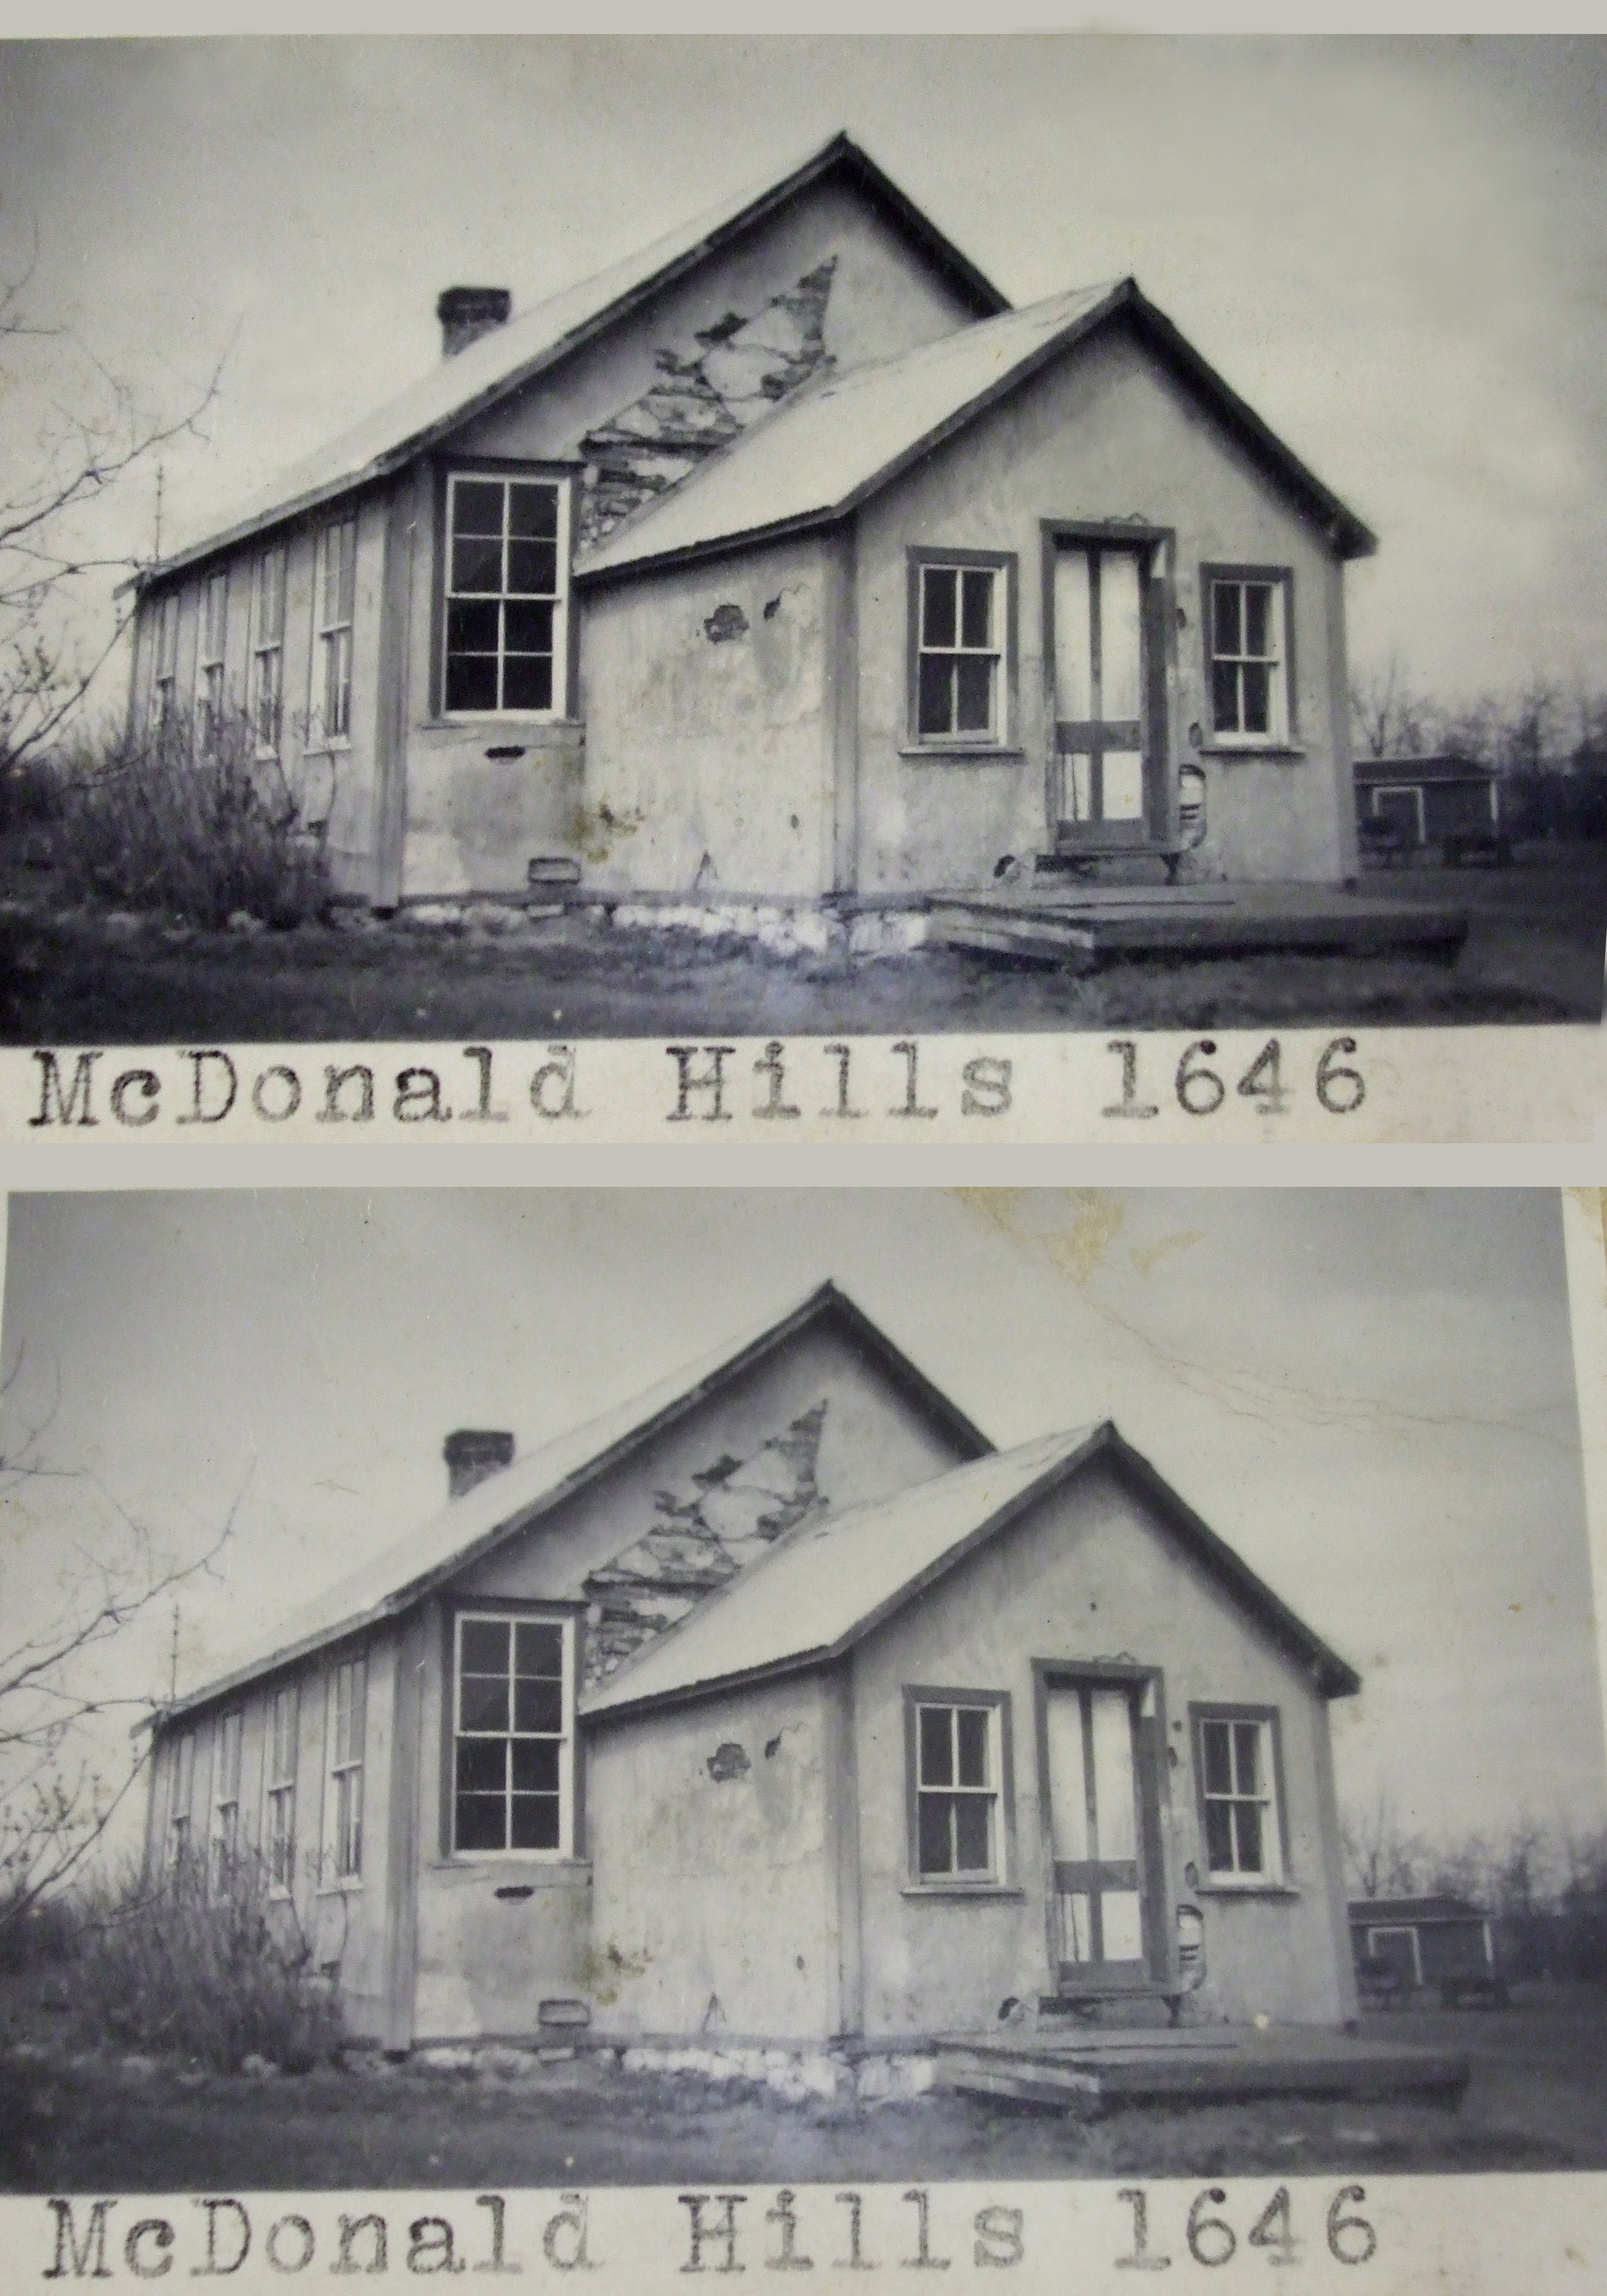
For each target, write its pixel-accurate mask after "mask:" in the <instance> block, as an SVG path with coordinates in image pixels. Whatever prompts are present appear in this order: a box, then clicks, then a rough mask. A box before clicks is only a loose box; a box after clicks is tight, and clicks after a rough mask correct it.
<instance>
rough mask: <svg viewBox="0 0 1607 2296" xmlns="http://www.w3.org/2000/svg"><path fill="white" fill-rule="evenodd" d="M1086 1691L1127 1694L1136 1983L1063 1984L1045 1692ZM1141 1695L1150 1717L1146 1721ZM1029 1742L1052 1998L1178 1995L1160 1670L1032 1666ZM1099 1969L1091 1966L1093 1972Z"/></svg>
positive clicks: (1092, 1664) (1045, 1661)
mask: <svg viewBox="0 0 1607 2296" xmlns="http://www.w3.org/2000/svg"><path fill="white" fill-rule="evenodd" d="M1085 1687H1086V1688H1089V1689H1095V1690H1125V1691H1126V1692H1127V1693H1128V1696H1129V1697H1130V1698H1131V1699H1132V1700H1133V1702H1134V1705H1135V1708H1136V1711H1135V1714H1134V1732H1133V1741H1134V1743H1133V1775H1134V1784H1135V1786H1136V1792H1137V1800H1138V1808H1137V1818H1138V1860H1137V1864H1138V1902H1139V1919H1140V1923H1141V1926H1142V1932H1143V1937H1144V1975H1143V1976H1142V1977H1141V1978H1138V1979H1131V1978H1122V1979H1115V1980H1113V1979H1111V1978H1110V1977H1108V1976H1107V1977H1104V1978H1103V1979H1102V1978H1100V1977H1099V1976H1097V1975H1095V1974H1091V1975H1090V1978H1089V1980H1088V1982H1087V1983H1086V1984H1078V1983H1076V1982H1074V1981H1070V1980H1067V1978H1066V1977H1065V1975H1064V1974H1063V1970H1062V1962H1061V1953H1060V1926H1059V1924H1060V1908H1059V1905H1058V1902H1057V1900H1058V1898H1059V1892H1058V1890H1056V1889H1055V1886H1054V1826H1053V1819H1052V1816H1051V1808H1050V1791H1049V1693H1050V1692H1051V1691H1052V1690H1062V1689H1066V1690H1072V1689H1083V1688H1085ZM1146 1694H1147V1695H1148V1696H1149V1697H1150V1698H1151V1699H1152V1702H1153V1705H1154V1713H1153V1714H1152V1716H1145V1714H1144V1703H1145V1699H1146ZM1032 1721H1033V1740H1034V1746H1035V1750H1036V1755H1037V1815H1038V1833H1039V1838H1040V1841H1041V1843H1042V1873H1043V1890H1044V1936H1045V1950H1046V1953H1047V1956H1048V1968H1049V1987H1048V1990H1049V1992H1050V1993H1051V1994H1054V1995H1058V1996H1059V1997H1061V1998H1062V1999H1063V2000H1076V1999H1078V1997H1091V1996H1092V1997H1097V1996H1099V1995H1101V1994H1103V1995H1105V1996H1107V1997H1108V1996H1110V1995H1111V1994H1115V1993H1123V1994H1133V1993H1150V1994H1156V1995H1160V1996H1167V1995H1170V1994H1173V1993H1176V1992H1177V1991H1178V1990H1179V1980H1178V1974H1177V1968H1178V1964H1177V1931H1176V1925H1175V1924H1174V1923H1173V1922H1172V1920H1171V1919H1170V1918H1169V1908H1170V1904H1171V1876H1170V1874H1169V1871H1168V1865H1167V1855H1166V1845H1167V1841H1168V1835H1169V1832H1170V1816H1171V1795H1170V1792H1169V1788H1168V1771H1169V1769H1170V1763H1169V1762H1168V1744H1169V1741H1168V1736H1167V1715H1166V1678H1165V1677H1164V1675H1163V1674H1162V1672H1161V1669H1160V1668H1159V1667H1158V1666H1141V1665H1140V1664H1139V1663H1138V1662H1137V1661H1136V1660H1133V1659H1125V1658H1121V1659H1052V1658H1035V1659H1034V1660H1033V1661H1032ZM1101 1966H1102V1964H1097V1963H1096V1964H1091V1965H1090V1967H1091V1971H1097V1970H1098V1969H1099V1968H1100V1967H1101Z"/></svg>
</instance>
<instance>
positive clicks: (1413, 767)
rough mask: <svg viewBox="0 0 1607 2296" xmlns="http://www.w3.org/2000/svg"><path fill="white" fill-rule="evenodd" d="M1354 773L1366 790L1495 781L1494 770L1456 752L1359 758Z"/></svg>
mask: <svg viewBox="0 0 1607 2296" xmlns="http://www.w3.org/2000/svg"><path fill="white" fill-rule="evenodd" d="M1352 770H1353V772H1354V773H1355V775H1356V778H1357V782H1358V783H1359V784H1360V785H1361V786H1362V787H1363V788H1364V789H1372V788H1373V787H1375V786H1376V785H1377V784H1378V783H1381V782H1388V783H1390V784H1392V785H1394V786H1397V787H1398V786H1406V787H1410V785H1411V784H1412V783H1414V782H1417V783H1423V784H1424V785H1425V786H1426V785H1428V784H1431V783H1439V784H1443V783H1454V782H1493V781H1494V780H1495V779H1496V768H1495V767H1494V766H1486V765H1481V764H1480V760H1479V759H1478V758H1464V757H1459V756H1458V755H1457V753H1456V752H1455V750H1436V751H1435V752H1434V754H1433V756H1432V757H1427V758H1357V759H1356V760H1355V763H1354V766H1353V767H1352Z"/></svg>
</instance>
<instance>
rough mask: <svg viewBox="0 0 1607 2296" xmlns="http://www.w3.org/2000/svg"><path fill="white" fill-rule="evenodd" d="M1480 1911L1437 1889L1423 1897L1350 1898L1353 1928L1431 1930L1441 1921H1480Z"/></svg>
mask: <svg viewBox="0 0 1607 2296" xmlns="http://www.w3.org/2000/svg"><path fill="white" fill-rule="evenodd" d="M1483 1919H1484V1914H1483V1910H1482V1908H1481V1907H1478V1906H1475V1905H1474V1904H1473V1903H1472V1900H1471V1899H1469V1898H1456V1897H1452V1896H1451V1895H1450V1894H1449V1892H1448V1891H1446V1890H1440V1891H1438V1892H1437V1893H1436V1894H1434V1895H1432V1896H1431V1897H1426V1898H1352V1899H1351V1900H1350V1921H1351V1925H1352V1927H1353V1928H1356V1929H1432V1928H1433V1927H1435V1926H1436V1925H1437V1924H1440V1923H1463V1922H1481V1921H1482V1920H1483Z"/></svg>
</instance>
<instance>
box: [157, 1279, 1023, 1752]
mask: <svg viewBox="0 0 1607 2296" xmlns="http://www.w3.org/2000/svg"><path fill="white" fill-rule="evenodd" d="M827 1321H829V1322H833V1323H835V1324H838V1325H839V1327H840V1328H841V1329H843V1330H845V1331H847V1332H848V1333H849V1335H850V1336H851V1337H852V1339H853V1341H854V1342H855V1344H856V1345H857V1346H858V1347H860V1348H861V1349H864V1350H865V1352H866V1353H867V1354H869V1355H871V1356H872V1357H874V1359H875V1360H876V1362H877V1363H878V1364H879V1365H880V1366H881V1370H882V1371H883V1372H884V1373H885V1374H888V1375H889V1376H890V1379H891V1380H892V1382H893V1383H894V1384H895V1385H896V1386H898V1388H900V1389H901V1390H903V1392H904V1393H905V1394H906V1395H908V1396H910V1397H911V1398H913V1399H914V1401H915V1402H916V1403H917V1404H918V1406H920V1407H921V1408H922V1410H923V1411H924V1412H925V1413H926V1414H927V1415H929V1416H930V1417H931V1418H932V1419H933V1420H935V1421H936V1422H937V1423H939V1425H941V1426H942V1427H943V1428H944V1429H945V1430H946V1431H947V1433H948V1434H949V1435H950V1437H951V1438H952V1439H954V1441H955V1443H956V1445H957V1446H958V1447H959V1448H960V1449H962V1450H963V1451H969V1452H970V1453H971V1454H972V1456H973V1457H974V1456H978V1455H987V1454H990V1453H991V1452H992V1450H993V1446H992V1444H991V1443H990V1442H989V1441H988V1438H987V1436H986V1435H984V1434H983V1433H982V1431H981V1430H980V1428H978V1427H977V1426H975V1425H974V1424H973V1423H972V1421H971V1420H969V1419H968V1418H967V1417H966V1416H965V1415H964V1413H963V1411H961V1410H960V1408H959V1406H957V1405H956V1404H954V1403H951V1402H950V1401H949V1399H948V1398H947V1396H946V1395H944V1394H943V1393H942V1392H941V1390H939V1389H938V1388H937V1387H935V1386H933V1384H932V1382H931V1381H930V1380H929V1379H928V1378H927V1377H926V1374H924V1373H923V1372H922V1371H921V1370H920V1369H919V1368H918V1367H917V1366H916V1365H914V1363H912V1362H911V1361H910V1359H909V1357H907V1356H906V1355H905V1354H904V1352H903V1350H902V1349H899V1348H898V1347H896V1346H895V1345H894V1343H893V1341H891V1340H890V1339H889V1338H888V1336H887V1334H886V1333H884V1332H882V1331H881V1329H880V1328H879V1327H878V1326H877V1325H876V1324H873V1323H872V1321H871V1319H870V1317H869V1316H866V1315H865V1313H864V1311H863V1310H862V1309H861V1308H857V1307H856V1306H855V1304H854V1302H853V1300H850V1299H849V1296H848V1294H847V1293H846V1292H842V1291H840V1290H839V1288H838V1286H837V1285H836V1284H835V1283H822V1284H820V1285H819V1286H818V1287H817V1288H816V1290H815V1291H813V1292H809V1293H808V1295H807V1297H806V1298H804V1299H803V1300H799V1302H798V1304H797V1305H796V1306H795V1307H793V1308H790V1309H789V1310H788V1311H787V1313H786V1314H785V1315H783V1316H780V1317H773V1318H771V1319H769V1320H767V1322H765V1323H763V1324H758V1325H756V1326H754V1327H753V1328H751V1329H750V1330H749V1331H748V1332H747V1333H742V1334H739V1335H738V1336H737V1337H736V1338H735V1339H733V1340H726V1341H724V1342H723V1343H722V1344H721V1345H720V1346H719V1347H717V1348H714V1349H709V1352H708V1353H707V1354H705V1355H703V1356H701V1357H698V1359H697V1360H696V1361H695V1362H693V1363H691V1364H687V1365H683V1366H682V1367H681V1369H679V1370H678V1371H675V1372H672V1373H671V1374H669V1375H668V1377H667V1378H665V1379H662V1380H660V1381H659V1382H657V1383H656V1384H655V1385H654V1386H652V1387H650V1388H647V1389H646V1390H644V1391H643V1392H642V1393H640V1394H638V1395H634V1396H631V1397H629V1398H627V1400H625V1401H624V1402H622V1403H619V1404H616V1405H615V1406H613V1407H612V1408H611V1409H610V1410H608V1411H605V1412H602V1413H600V1414H599V1415H598V1416H597V1417H596V1418H594V1419H590V1420H587V1421H586V1423H584V1424H583V1425H581V1426H579V1427H576V1428H573V1429H570V1431H568V1432H567V1433H565V1434H562V1435H558V1436H555V1437H554V1438H553V1439H552V1440H551V1441H550V1442H546V1443H543V1444H540V1445H538V1446H537V1448H536V1449H534V1450H533V1451H529V1452H525V1453H522V1454H521V1455H520V1456H517V1457H515V1458H514V1460H513V1461H512V1464H510V1465H508V1466H506V1467H504V1468H501V1469H500V1470H499V1471H498V1472H496V1473H495V1474H491V1475H488V1476H487V1477H486V1478H485V1480H483V1481H481V1482H479V1483H476V1484H475V1485H474V1486H473V1488H471V1489H470V1490H468V1491H465V1492H464V1493H463V1497H461V1498H455V1499H449V1500H448V1501H447V1504H446V1505H445V1506H443V1507H441V1508H440V1509H439V1511H438V1512H437V1513H434V1514H432V1515H431V1516H430V1518H429V1520H428V1521H425V1522H422V1523H421V1524H420V1525H419V1526H418V1527H417V1528H416V1529H414V1530H412V1531H410V1532H408V1533H407V1535H406V1537H405V1538H401V1539H399V1540H398V1541H397V1542H396V1543H395V1544H394V1545H393V1546H388V1547H386V1548H385V1549H384V1550H383V1551H382V1552H381V1553H380V1554H376V1555H375V1556H374V1557H373V1559H372V1561H370V1562H366V1563H365V1564H364V1565H363V1566H362V1567H361V1569H359V1570H355V1571H353V1572H351V1573H349V1574H348V1576H347V1577H346V1578H344V1579H340V1580H338V1581H337V1582H336V1583H335V1584H334V1585H333V1586H332V1587H328V1588H326V1589H325V1590H324V1592H323V1593H321V1594H319V1595H316V1596H315V1597H314V1598H313V1600H312V1601H311V1602H309V1603H305V1604H303V1605H302V1606H301V1607H300V1608H299V1610H297V1611H292V1612H291V1614H290V1616H288V1617H287V1618H283V1619H282V1620H280V1622H279V1624H278V1625H277V1626H276V1627H275V1629H274V1631H273V1633H272V1634H271V1635H268V1636H260V1637H258V1639H257V1641H256V1643H255V1644H252V1645H250V1646H248V1647H247V1648H245V1649H242V1651H241V1652H238V1653H237V1654H236V1655H235V1657H234V1659H233V1661H231V1662H230V1663H229V1664H227V1665H226V1667H225V1669H224V1670H222V1671H221V1672H220V1673H219V1674H217V1675H216V1676H215V1677H212V1679H211V1680H209V1681H208V1682H206V1683H204V1684H202V1685H201V1686H200V1687H198V1688H197V1689H195V1690H192V1691H186V1692H185V1693H184V1696H183V1697H182V1698H178V1699H175V1700H174V1701H173V1702H172V1703H171V1704H169V1705H168V1706H166V1707H164V1708H163V1710H162V1711H161V1714H160V1717H159V1718H158V1726H159V1727H165V1726H167V1725H168V1723H170V1722H171V1721H173V1720H175V1719H176V1718H178V1717H180V1716H182V1715H185V1714H189V1713H193V1712H194V1711H195V1710H197V1709H198V1708H200V1707H202V1706H206V1705H209V1704H210V1703H211V1702H213V1701H214V1700H215V1699H217V1698H219V1697H222V1696H223V1695H225V1693H229V1692H231V1691H234V1690H238V1689H240V1688H242V1686H243V1685H245V1684H246V1683H248V1682H250V1681H251V1680H253V1679H255V1678H256V1677H258V1676H260V1675H264V1674H268V1673H274V1672H277V1671H278V1670H279V1669H281V1668H282V1667H284V1666H287V1665H290V1664H291V1663H293V1662H294V1661H298V1660H300V1659H304V1658H307V1657H309V1656H311V1655H312V1654H313V1653H314V1652H316V1651H318V1650H321V1649H324V1648H325V1647H326V1646H327V1645H328V1644H332V1643H336V1642H340V1641H343V1640H344V1639H346V1638H347V1637H348V1636H351V1635H354V1634H358V1633H361V1632H362V1631H363V1630H364V1629H365V1628H370V1627H373V1626H377V1625H379V1624H381V1622H382V1621H383V1620H386V1619H389V1618H394V1617H396V1616H397V1615H398V1613H400V1612H401V1611H406V1610H408V1609H410V1608H411V1607H412V1605H413V1604H414V1603H417V1602H419V1601H421V1600H422V1597H423V1596H424V1595H427V1594H429V1593H430V1592H431V1591H432V1590H433V1589H434V1588H435V1587H439V1586H440V1585H441V1584H442V1583H443V1582H444V1581H445V1580H447V1579H449V1578H452V1577H454V1576H455V1574H456V1573H457V1572H458V1571H460V1570H464V1569H466V1568H467V1567H468V1565H469V1564H470V1563H471V1562H478V1561H479V1560H480V1558H481V1557H482V1556H484V1555H486V1554H489V1553H490V1552H491V1551H492V1550H493V1549H494V1548H496V1546H500V1545H502V1543H503V1542H504V1540H505V1539H508V1538H514V1537H516V1536H518V1534H519V1533H521V1532H522V1531H524V1530H526V1529H529V1527H530V1525H531V1524H532V1523H534V1522H537V1521H539V1520H540V1518H541V1517H542V1516H543V1515H545V1514H547V1513H550V1512H551V1511H552V1510H553V1508H554V1507H556V1506H558V1505H560V1504H561V1503H562V1501H563V1500H565V1499H567V1498H570V1497H572V1496H573V1494H574V1493H575V1492H577V1491H578V1490H582V1489H584V1488H586V1485H587V1484H589V1483H591V1482H593V1481H594V1480H596V1479H597V1477H598V1476H600V1475H602V1474H603V1473H605V1472H607V1470H608V1469H609V1468H611V1467H612V1466H615V1465H617V1464H619V1462H620V1461H621V1460H623V1459H627V1458H628V1457H629V1456H631V1455H632V1454H633V1453H634V1452H635V1451H636V1450H638V1449H640V1448H641V1447H642V1446H643V1445H644V1444H645V1443H647V1442H649V1441H650V1440H651V1439H652V1438H653V1437H654V1436H656V1435H659V1434H661V1433H662V1432H663V1431H665V1430H666V1429H667V1428H669V1427H672V1426H674V1425H675V1424H676V1422H677V1421H678V1420H680V1419H682V1418H684V1417H685V1415H686V1414H687V1413H688V1412H690V1411H692V1410H693V1409H694V1408H695V1407H696V1406H698V1405H699V1404H701V1402H703V1401H704V1400H705V1399H706V1398H708V1397H709V1396H710V1395H714V1394H717V1392H718V1391H719V1390H721V1389H722V1388H724V1387H726V1386H727V1385H729V1384H730V1382H732V1381H733V1380H734V1379H736V1378H738V1377H740V1376H741V1374H742V1373H744V1372H746V1371H748V1370H750V1368H751V1367H752V1366H753V1365H755V1364H758V1363H759V1362H761V1361H763V1359H764V1358H765V1357H767V1356H768V1355H771V1354H773V1353H774V1352H775V1349H777V1348H779V1347H782V1346H783V1345H784V1344H785V1342H786V1341H789V1340H791V1339H793V1338H795V1337H796V1336H797V1335H798V1333H800V1332H803V1331H806V1330H808V1328H809V1327H810V1326H811V1325H813V1324H818V1323H822V1322H827ZM575 1593H578V1588H576V1587H572V1586H570V1585H566V1586H565V1587H562V1588H560V1587H553V1589H552V1590H551V1594H552V1595H553V1596H554V1597H558V1596H561V1595H571V1594H575Z"/></svg>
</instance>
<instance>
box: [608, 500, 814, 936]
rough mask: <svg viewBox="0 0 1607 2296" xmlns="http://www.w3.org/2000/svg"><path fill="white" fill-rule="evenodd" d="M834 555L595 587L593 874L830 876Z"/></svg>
mask: <svg viewBox="0 0 1607 2296" xmlns="http://www.w3.org/2000/svg"><path fill="white" fill-rule="evenodd" d="M826 660H827V637H826V610H825V578H824V547H823V545H822V544H821V543H820V541H819V540H818V539H816V538H815V537H804V538H802V539H799V540H798V541H795V542H791V543H787V544H781V545H775V546H773V547H771V548H769V549H767V550H758V551H751V552H746V553H743V554H742V555H741V556H740V557H734V558H732V559H729V560H727V561H726V562H723V563H721V564H719V565H717V566H714V567H704V566H694V567H689V568H686V569H684V570H679V571H675V572H670V573H667V574H664V575H660V577H658V578H656V579H653V580H651V581H647V582H634V583H627V584H622V585H619V586H611V587H609V588H606V589H602V590H594V591H591V592H589V593H588V594H587V595H586V628H585V652H584V665H585V669H584V695H585V709H586V819H587V822H588V824H589V825H590V836H589V839H588V842H587V846H586V855H585V873H586V882H587V883H588V884H590V885H594V886H596V887H597V888H599V889H600V890H613V891H624V890H631V891H635V892H643V891H652V892H678V893H688V892H691V891H692V890H693V888H694V887H695V888H696V890H698V891H699V892H701V893H702V894H704V895H713V894H716V893H718V894H724V895H731V894H734V893H768V894H791V895H808V894H812V893H816V892H821V891H824V890H827V889H828V888H829V886H830V884H831V882H832V876H831V868H832V833H833V823H834V819H835V814H834V808H833V798H832V749H831V737H832V725H831V718H830V714H829V710H828V706H827V703H828V693H827V670H826Z"/></svg>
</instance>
